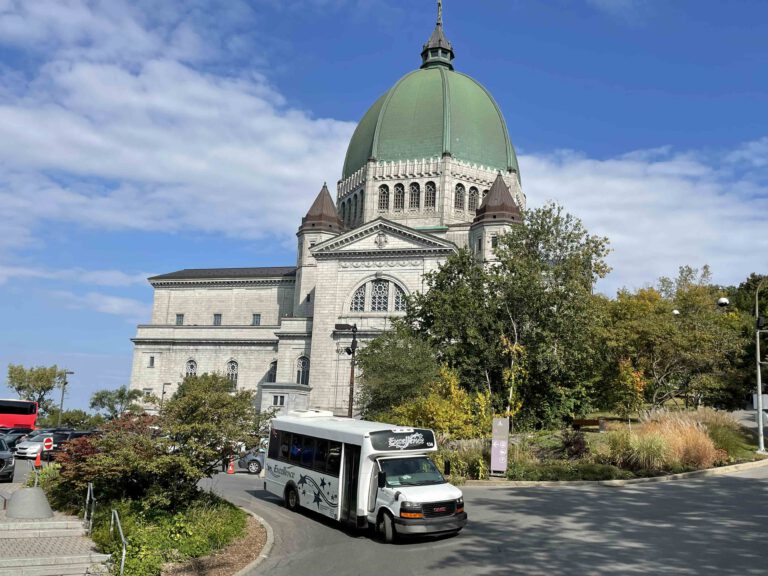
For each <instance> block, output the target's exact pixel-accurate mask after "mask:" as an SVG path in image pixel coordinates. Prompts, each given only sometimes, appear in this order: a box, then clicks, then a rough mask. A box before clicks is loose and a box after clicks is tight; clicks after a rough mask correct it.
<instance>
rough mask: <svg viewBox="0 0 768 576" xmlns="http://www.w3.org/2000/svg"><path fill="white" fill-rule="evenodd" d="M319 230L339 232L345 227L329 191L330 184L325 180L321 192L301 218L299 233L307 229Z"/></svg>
mask: <svg viewBox="0 0 768 576" xmlns="http://www.w3.org/2000/svg"><path fill="white" fill-rule="evenodd" d="M312 229H314V230H319V229H322V230H323V231H329V232H335V233H337V234H338V233H339V232H341V231H342V230H343V229H344V226H343V225H342V223H341V219H340V218H339V213H338V212H337V211H336V205H335V204H334V203H333V198H331V193H330V192H329V191H328V185H327V184H326V183H325V182H323V187H322V189H321V190H320V193H319V194H318V195H317V197H316V198H315V201H314V202H313V203H312V206H311V207H310V208H309V211H308V212H307V215H306V216H304V218H302V219H301V226H300V227H299V233H301V232H302V231H305V230H312Z"/></svg>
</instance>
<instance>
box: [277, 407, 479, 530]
mask: <svg viewBox="0 0 768 576" xmlns="http://www.w3.org/2000/svg"><path fill="white" fill-rule="evenodd" d="M436 450H437V443H436V442H435V435H434V433H433V432H432V430H428V429H422V428H402V427H396V426H393V425H392V424H383V423H381V422H366V421H364V420H354V419H352V418H341V417H335V416H333V414H332V413H331V412H323V411H319V410H307V411H296V412H289V413H288V414H286V415H285V416H278V417H276V418H274V419H273V420H272V428H271V430H270V438H269V450H268V452H267V461H266V462H267V463H266V468H267V470H266V482H265V488H266V489H267V490H268V491H269V492H271V493H272V494H275V495H276V496H281V497H283V498H284V499H285V504H286V506H287V507H288V508H289V509H291V510H297V509H298V508H299V507H300V506H304V507H305V508H307V509H309V510H314V511H315V512H318V513H320V514H324V515H325V516H329V517H330V518H335V519H336V520H339V521H341V522H345V523H348V524H351V525H353V526H356V527H358V528H366V527H373V528H374V529H375V530H376V532H378V533H379V534H381V536H382V537H383V538H384V540H385V541H387V542H392V541H393V540H394V539H395V538H397V536H399V535H428V534H441V533H450V532H458V531H460V530H461V529H462V528H463V527H464V525H465V524H466V523H467V514H466V512H464V498H463V496H462V493H461V490H459V489H458V488H456V487H455V486H453V485H452V484H449V483H448V482H446V480H445V478H444V477H443V475H442V474H441V473H440V471H439V470H438V469H437V467H436V466H435V464H434V463H433V462H432V460H430V459H429V457H428V454H429V453H430V452H434V451H436Z"/></svg>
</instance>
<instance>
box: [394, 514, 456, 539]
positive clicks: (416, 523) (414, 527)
mask: <svg viewBox="0 0 768 576" xmlns="http://www.w3.org/2000/svg"><path fill="white" fill-rule="evenodd" d="M466 524H467V513H466V512H459V513H458V514H454V515H452V516H443V517H440V518H395V526H396V529H397V533H398V534H441V533H444V532H458V531H459V530H461V529H462V528H464V526H466Z"/></svg>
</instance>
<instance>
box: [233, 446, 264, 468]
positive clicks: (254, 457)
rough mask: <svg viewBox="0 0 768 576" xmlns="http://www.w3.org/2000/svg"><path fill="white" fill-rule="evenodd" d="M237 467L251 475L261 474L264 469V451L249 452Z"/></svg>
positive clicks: (239, 461)
mask: <svg viewBox="0 0 768 576" xmlns="http://www.w3.org/2000/svg"><path fill="white" fill-rule="evenodd" d="M237 467H238V468H242V469H245V470H248V472H250V473H251V474H261V471H262V470H263V469H264V451H263V450H259V449H253V450H249V451H248V452H246V453H245V454H244V455H243V456H241V457H240V459H239V460H238V461H237Z"/></svg>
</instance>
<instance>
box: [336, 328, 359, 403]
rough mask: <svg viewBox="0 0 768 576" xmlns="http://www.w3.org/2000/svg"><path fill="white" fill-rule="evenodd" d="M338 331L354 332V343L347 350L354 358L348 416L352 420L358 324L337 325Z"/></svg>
mask: <svg viewBox="0 0 768 576" xmlns="http://www.w3.org/2000/svg"><path fill="white" fill-rule="evenodd" d="M335 328H336V330H352V343H351V344H350V346H349V347H348V348H347V350H346V351H347V354H349V355H350V356H352V361H351V363H350V365H349V406H348V407H347V416H349V417H350V418H352V408H353V404H354V401H355V352H356V351H357V324H351V325H350V324H336V326H335Z"/></svg>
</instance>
